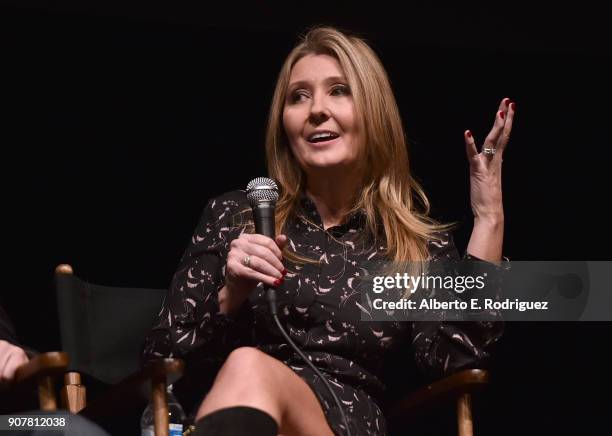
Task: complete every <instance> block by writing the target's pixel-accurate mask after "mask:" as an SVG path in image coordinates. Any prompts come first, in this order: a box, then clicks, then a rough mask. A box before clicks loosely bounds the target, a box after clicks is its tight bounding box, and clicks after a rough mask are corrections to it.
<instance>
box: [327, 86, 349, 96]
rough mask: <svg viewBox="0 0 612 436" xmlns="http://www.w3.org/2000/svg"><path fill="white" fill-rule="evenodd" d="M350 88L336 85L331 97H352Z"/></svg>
mask: <svg viewBox="0 0 612 436" xmlns="http://www.w3.org/2000/svg"><path fill="white" fill-rule="evenodd" d="M350 93H351V92H350V90H349V87H348V86H346V85H336V86H334V87H333V88H332V91H331V95H350Z"/></svg>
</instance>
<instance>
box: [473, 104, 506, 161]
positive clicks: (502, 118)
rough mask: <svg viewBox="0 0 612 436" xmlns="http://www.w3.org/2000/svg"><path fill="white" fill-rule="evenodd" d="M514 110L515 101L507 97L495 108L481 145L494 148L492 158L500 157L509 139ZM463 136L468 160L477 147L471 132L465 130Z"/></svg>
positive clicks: (475, 152) (475, 154) (476, 151)
mask: <svg viewBox="0 0 612 436" xmlns="http://www.w3.org/2000/svg"><path fill="white" fill-rule="evenodd" d="M515 110H516V103H514V102H513V101H511V100H510V99H509V98H508V97H506V98H504V99H503V100H502V101H501V102H500V104H499V107H498V108H497V112H496V114H495V121H494V122H493V127H492V128H491V131H490V132H489V134H488V135H487V137H486V138H485V141H484V143H483V146H482V147H483V148H485V147H486V148H495V149H496V153H495V154H494V155H493V159H501V156H502V153H503V151H504V149H505V148H506V145H508V142H509V141H510V132H511V131H512V122H513V120H514V113H515ZM463 136H464V139H465V144H466V151H467V155H468V158H469V159H470V160H474V159H476V157H477V155H478V149H477V147H476V143H475V140H474V138H473V136H472V133H471V132H470V131H469V130H466V131H465V132H464V133H463Z"/></svg>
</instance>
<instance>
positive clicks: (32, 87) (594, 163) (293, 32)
mask: <svg viewBox="0 0 612 436" xmlns="http://www.w3.org/2000/svg"><path fill="white" fill-rule="evenodd" d="M0 14H1V15H0V40H1V41H0V44H1V46H0V47H1V55H0V56H1V57H2V59H1V60H0V62H1V65H2V66H1V69H2V72H3V76H4V78H3V79H2V88H1V89H2V90H1V93H0V107H2V123H1V124H2V126H3V127H2V132H1V133H0V135H1V137H2V141H1V142H0V144H1V147H2V150H3V156H2V168H3V171H2V177H3V182H4V183H3V187H4V189H3V200H4V201H3V205H4V207H3V216H4V218H5V219H7V221H6V222H5V224H4V226H3V230H4V232H3V234H4V238H3V239H4V241H5V243H4V244H3V252H4V258H5V262H4V264H5V269H4V276H5V278H6V280H5V282H4V284H3V285H2V288H1V289H2V291H1V297H2V301H3V304H4V305H5V306H6V307H7V309H8V311H9V313H11V315H12V317H13V318H14V321H15V324H16V325H17V328H18V331H19V334H20V336H21V338H22V340H23V342H25V343H28V344H29V345H32V346H34V347H36V348H38V349H41V350H50V349H56V348H58V346H59V334H58V325H57V315H56V308H55V299H54V291H53V286H52V281H51V279H52V273H53V269H54V267H55V265H57V264H58V263H62V262H68V263H71V264H72V265H73V266H74V267H75V269H76V272H77V273H78V274H79V275H81V276H83V277H86V278H88V279H90V280H92V281H96V282H99V283H105V284H111V285H126V286H143V287H165V286H167V284H168V282H169V280H170V278H171V275H172V272H173V270H174V268H175V267H176V265H177V262H178V259H179V257H180V255H181V254H182V251H183V249H184V248H185V247H186V244H187V242H188V239H189V237H190V235H191V232H192V230H193V228H194V226H195V224H196V222H197V219H198V217H199V214H200V212H201V210H202V208H203V206H204V205H205V203H206V200H207V199H208V198H209V197H211V196H213V195H216V194H219V193H221V192H224V191H227V190H231V189H238V188H243V187H244V186H245V185H246V182H248V180H250V179H251V178H253V177H255V176H259V175H263V174H265V165H264V159H263V136H264V126H265V122H266V117H267V110H268V105H269V102H270V98H271V94H272V89H273V86H274V81H275V78H276V75H277V73H278V70H279V68H280V66H281V63H282V61H283V59H284V56H285V55H286V54H287V53H288V51H289V50H290V48H291V47H292V45H293V44H294V42H295V41H296V37H297V35H298V34H299V33H300V32H301V31H302V30H304V29H305V28H306V27H307V26H309V25H312V24H319V23H323V24H333V25H339V26H341V27H344V28H346V29H349V30H352V31H356V32H358V33H360V34H361V35H362V36H364V37H365V38H366V39H368V40H369V41H370V42H371V44H372V46H373V47H374V48H375V50H376V51H377V52H378V53H379V55H380V57H381V59H382V61H383V63H384V64H385V66H386V68H387V70H388V72H389V75H390V77H391V80H392V84H393V86H394V90H395V92H396V97H397V100H398V104H399V106H400V110H401V113H402V117H403V120H404V123H405V126H406V131H407V135H408V139H409V141H410V152H411V158H412V170H413V171H414V173H415V174H416V176H417V178H418V179H419V180H420V181H421V182H422V184H423V185H424V187H425V189H426V191H427V192H428V194H429V196H430V200H431V201H432V204H433V215H434V216H435V217H436V218H439V219H442V220H447V221H448V220H453V221H459V222H460V223H461V226H460V227H459V229H458V230H457V232H456V235H455V237H456V240H457V243H458V245H459V247H460V249H463V248H464V247H465V245H466V244H467V240H468V237H469V232H470V226H471V221H470V216H471V211H470V207H469V197H468V174H467V162H466V158H465V151H464V145H463V140H462V132H463V131H464V130H465V129H466V128H470V129H471V130H472V131H473V132H474V133H475V135H476V138H477V139H479V140H482V139H483V138H484V135H485V134H486V132H488V130H489V128H490V125H491V123H492V120H493V116H494V114H495V110H496V108H497V105H498V103H499V100H500V99H501V98H503V97H505V96H509V97H511V98H512V99H513V100H515V101H516V103H517V115H516V119H515V128H514V131H513V136H512V139H511V143H510V145H509V147H508V150H507V153H506V155H505V157H504V195H505V197H504V200H505V211H506V238H505V245H504V254H505V255H507V256H509V257H510V258H511V259H515V260H555V259H557V260H608V259H610V255H609V253H608V249H609V244H610V236H609V234H610V230H609V227H608V223H609V219H608V217H609V211H608V209H607V208H606V203H607V201H608V197H609V194H608V191H609V188H608V187H609V182H608V179H609V177H608V174H607V171H608V166H609V165H608V163H609V157H608V156H609V152H608V150H609V147H610V146H611V145H612V144H611V141H610V135H609V132H608V128H607V127H608V125H609V117H610V112H611V111H610V110H609V105H610V103H609V102H610V87H609V83H608V81H609V77H611V74H610V73H611V68H610V66H609V60H610V59H609V53H607V52H606V51H605V50H606V48H607V47H606V45H607V43H606V41H608V40H609V39H610V38H609V35H608V32H607V30H605V26H604V25H605V24H606V23H605V15H604V14H603V13H602V11H599V10H592V9H590V8H588V7H586V6H585V5H581V9H577V6H576V5H570V6H566V7H565V8H564V9H560V7H559V6H556V7H554V8H553V7H551V8H545V7H543V6H542V7H541V8H540V9H538V10H536V9H534V6H533V5H532V6H531V7H530V8H527V7H524V8H519V7H517V6H512V5H507V4H504V5H499V6H489V7H487V8H484V9H477V8H469V7H468V8H466V7H463V8H459V7H457V6H455V7H442V6H425V3H424V2H421V3H417V4H413V5H412V6H410V7H408V8H405V7H404V8H401V7H400V6H390V5H387V6H383V5H381V4H379V3H376V5H363V6H361V5H357V4H353V3H350V2H343V3H337V4H329V3H327V4H325V3H323V4H316V3H310V2H309V3H307V4H302V5H300V6H299V7H297V6H296V7H294V8H293V9H290V8H286V7H285V8H279V7H276V6H273V5H272V4H270V3H266V2H254V3H251V4H250V6H248V7H247V6H240V5H237V4H231V5H228V6H227V7H219V6H217V7H216V8H215V10H214V11H213V10H212V9H211V7H210V6H209V5H206V6H204V5H201V6H185V5H182V6H180V7H179V6H161V5H159V4H157V3H147V4H146V5H144V4H138V3H136V2H121V3H117V4H114V3H112V2H110V3H109V2H104V3H103V2H88V3H87V4H86V5H82V4H80V2H68V1H65V2H55V3H54V5H53V6H48V5H45V3H44V2H35V1H30V2H28V1H26V2H2V4H1V6H0ZM610 333H612V328H611V327H610V324H604V323H582V324H560V323H557V324H550V323H547V324H537V323H535V324H529V325H527V324H510V325H509V326H508V330H507V334H506V336H505V339H504V342H503V343H502V344H501V346H500V347H499V349H498V352H497V354H496V355H495V359H494V362H493V369H494V374H495V380H494V385H493V388H492V389H491V390H490V393H489V395H488V397H486V398H488V400H487V401H486V403H484V404H481V406H480V407H481V409H479V410H480V412H479V414H480V415H482V419H481V420H482V421H484V423H483V424H482V427H481V429H480V432H479V433H480V434H518V433H523V434H557V433H566V434H587V433H588V434H605V433H609V431H610V429H611V428H612V426H611V425H610V424H608V423H607V420H606V419H605V414H604V412H605V411H608V410H610V405H611V401H610V399H609V394H608V393H607V392H606V391H605V388H606V387H607V388H609V386H610V383H609V374H608V372H607V365H606V364H605V362H606V360H607V357H606V355H607V348H608V343H609V342H610V340H609V338H610ZM602 426H604V427H602ZM604 428H606V429H607V430H604Z"/></svg>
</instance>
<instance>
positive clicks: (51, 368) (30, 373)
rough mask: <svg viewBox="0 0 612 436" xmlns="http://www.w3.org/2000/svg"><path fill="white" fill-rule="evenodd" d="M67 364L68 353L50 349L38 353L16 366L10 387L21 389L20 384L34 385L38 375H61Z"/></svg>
mask: <svg viewBox="0 0 612 436" xmlns="http://www.w3.org/2000/svg"><path fill="white" fill-rule="evenodd" d="M69 364H70V357H68V353H64V352H60V351H52V352H48V353H42V354H39V355H37V356H35V357H33V358H32V359H30V360H29V361H28V362H27V363H24V364H23V365H21V366H20V367H19V368H17V371H15V377H14V378H13V383H12V387H13V388H16V389H22V386H32V385H34V384H35V383H36V382H37V380H38V379H39V378H40V377H44V376H50V377H57V376H60V375H63V374H64V373H65V372H66V369H67V368H68V365H69Z"/></svg>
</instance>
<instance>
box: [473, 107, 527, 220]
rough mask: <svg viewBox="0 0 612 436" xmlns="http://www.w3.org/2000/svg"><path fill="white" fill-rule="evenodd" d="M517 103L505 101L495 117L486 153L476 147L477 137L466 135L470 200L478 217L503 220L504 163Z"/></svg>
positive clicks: (484, 145)
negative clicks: (502, 172) (502, 174)
mask: <svg viewBox="0 0 612 436" xmlns="http://www.w3.org/2000/svg"><path fill="white" fill-rule="evenodd" d="M515 109H516V104H515V103H514V102H512V101H511V100H510V99H509V98H504V99H503V100H502V101H501V103H500V105H499V107H498V108H497V112H496V114H495V122H494V123H493V128H492V129H491V131H490V132H489V134H488V135H487V137H486V139H485V141H484V144H483V145H482V151H481V152H480V153H479V152H478V149H477V148H476V142H475V138H474V137H473V135H472V133H471V132H470V131H469V130H466V131H465V132H464V135H463V136H464V139H465V144H466V151H467V157H468V161H469V163H470V201H471V206H472V212H473V213H474V218H475V219H478V220H492V221H499V220H500V219H501V220H503V216H504V210H503V202H502V177H501V170H502V161H503V154H504V151H505V149H506V146H507V145H508V141H509V140H510V132H511V131H512V121H513V119H514V112H515Z"/></svg>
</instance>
